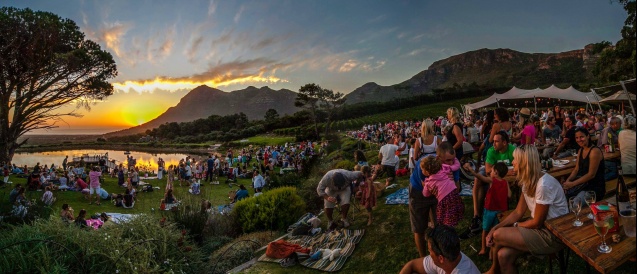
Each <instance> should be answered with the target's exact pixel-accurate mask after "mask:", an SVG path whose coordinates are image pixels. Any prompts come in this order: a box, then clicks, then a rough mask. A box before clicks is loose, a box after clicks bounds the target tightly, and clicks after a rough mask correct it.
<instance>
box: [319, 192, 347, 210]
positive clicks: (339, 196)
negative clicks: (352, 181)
mask: <svg viewBox="0 0 637 274" xmlns="http://www.w3.org/2000/svg"><path fill="white" fill-rule="evenodd" d="M325 193H326V194H327V196H330V197H335V198H336V200H337V202H338V203H339V204H340V205H348V204H349V199H350V196H352V190H351V188H349V187H346V188H345V189H343V190H339V191H331V190H330V189H329V188H328V189H325ZM324 201H325V208H334V207H335V206H336V204H335V203H332V202H330V201H328V200H327V199H326V200H324Z"/></svg>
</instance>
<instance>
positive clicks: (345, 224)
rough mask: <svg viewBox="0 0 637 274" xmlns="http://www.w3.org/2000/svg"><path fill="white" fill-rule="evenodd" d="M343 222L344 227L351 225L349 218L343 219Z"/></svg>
mask: <svg viewBox="0 0 637 274" xmlns="http://www.w3.org/2000/svg"><path fill="white" fill-rule="evenodd" d="M341 221H342V222H343V228H348V227H349V222H348V221H347V220H341Z"/></svg>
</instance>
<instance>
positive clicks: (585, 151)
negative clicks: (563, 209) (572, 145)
mask: <svg viewBox="0 0 637 274" xmlns="http://www.w3.org/2000/svg"><path fill="white" fill-rule="evenodd" d="M575 141H576V142H577V144H578V145H579V146H580V149H579V151H578V152H577V164H576V165H575V169H573V172H571V175H569V176H568V179H566V182H564V184H562V187H563V188H564V190H565V191H566V197H567V198H570V197H577V198H578V199H579V200H580V201H583V200H585V198H586V197H585V196H586V191H594V192H595V196H597V198H598V199H603V198H604V194H606V183H605V180H604V155H603V154H602V150H601V149H599V148H598V147H597V146H595V145H593V143H592V142H591V136H590V134H589V133H588V131H587V130H586V129H584V128H581V127H580V128H577V129H576V130H575Z"/></svg>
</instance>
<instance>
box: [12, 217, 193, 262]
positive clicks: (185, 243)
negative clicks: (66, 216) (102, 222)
mask: <svg viewBox="0 0 637 274" xmlns="http://www.w3.org/2000/svg"><path fill="white" fill-rule="evenodd" d="M107 224H108V223H107ZM2 234H3V235H2V237H0V269H2V272H3V273H54V272H55V273H88V272H97V273H116V272H118V273H149V272H158V273H168V272H175V273H179V272H184V273H203V272H205V270H204V269H203V267H202V266H203V262H202V258H203V257H204V255H203V254H202V253H200V251H199V249H198V247H197V246H195V245H193V244H192V243H191V242H190V241H189V240H188V239H187V238H184V237H183V235H182V234H181V233H180V231H179V230H178V229H177V227H176V226H175V225H173V224H171V223H166V224H165V225H160V222H159V220H158V219H157V218H155V217H153V216H139V217H137V218H134V219H133V220H131V221H129V222H127V223H125V224H121V225H116V224H113V223H111V224H108V225H106V226H104V227H103V228H101V229H100V230H93V229H83V228H79V227H77V226H75V225H69V224H66V223H64V222H62V221H61V220H60V219H59V218H52V219H49V220H43V219H39V220H37V221H35V222H34V223H33V225H21V226H16V227H12V228H11V229H8V230H4V231H2Z"/></svg>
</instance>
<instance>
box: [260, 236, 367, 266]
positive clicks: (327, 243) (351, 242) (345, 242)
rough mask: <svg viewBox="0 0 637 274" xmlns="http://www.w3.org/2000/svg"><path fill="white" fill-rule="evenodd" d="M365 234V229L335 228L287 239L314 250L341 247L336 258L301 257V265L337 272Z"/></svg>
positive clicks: (267, 258)
mask: <svg viewBox="0 0 637 274" xmlns="http://www.w3.org/2000/svg"><path fill="white" fill-rule="evenodd" d="M364 234H365V230H362V229H361V230H347V229H340V230H334V231H332V232H330V233H319V234H316V235H314V236H292V237H289V238H288V239H286V242H287V243H290V244H297V245H299V246H302V247H304V248H311V250H312V251H315V250H318V249H319V248H321V249H330V250H333V249H337V248H340V249H341V251H340V255H339V256H338V257H337V258H334V260H330V258H325V259H323V258H321V259H319V260H313V259H310V258H303V259H300V258H299V260H300V263H301V265H303V266H305V267H309V268H313V269H317V270H321V271H327V272H335V271H339V270H340V269H341V268H343V266H344V265H345V262H346V261H347V259H348V258H349V257H350V256H351V255H352V252H354V249H355V248H356V244H358V242H360V240H361V238H362V237H363V235H364ZM281 260H283V259H276V258H270V257H268V256H266V255H265V254H263V255H262V256H261V257H259V261H260V262H274V263H280V262H281Z"/></svg>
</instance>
